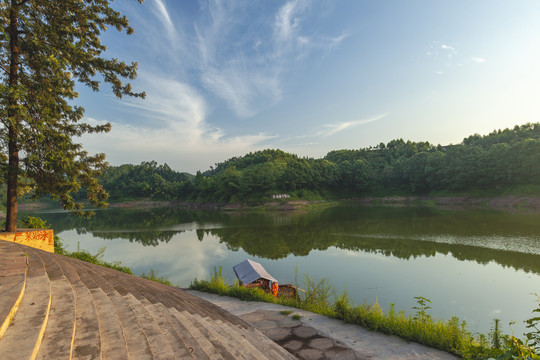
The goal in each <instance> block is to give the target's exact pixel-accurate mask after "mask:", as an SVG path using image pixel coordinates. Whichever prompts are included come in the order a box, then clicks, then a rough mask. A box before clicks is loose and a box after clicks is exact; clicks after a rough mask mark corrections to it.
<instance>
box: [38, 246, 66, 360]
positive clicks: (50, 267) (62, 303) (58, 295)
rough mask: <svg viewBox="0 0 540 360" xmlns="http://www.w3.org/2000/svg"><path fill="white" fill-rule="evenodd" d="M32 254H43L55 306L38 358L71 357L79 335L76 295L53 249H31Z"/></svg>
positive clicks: (53, 306) (52, 309) (41, 255)
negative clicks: (77, 329) (48, 251)
mask: <svg viewBox="0 0 540 360" xmlns="http://www.w3.org/2000/svg"><path fill="white" fill-rule="evenodd" d="M28 253H29V254H30V256H39V257H40V258H41V260H42V262H43V264H44V265H45V270H46V272H47V275H48V277H49V281H50V282H51V309H50V311H49V321H48V323H47V327H46V328H45V333H44V335H43V340H42V342H41V347H40V349H39V352H38V356H37V358H38V359H51V358H54V359H69V358H70V356H71V354H72V350H73V340H74V336H75V295H74V292H73V288H72V287H71V284H70V282H69V281H68V279H67V278H66V276H65V275H64V273H63V271H62V268H61V267H60V265H59V264H58V263H57V262H56V261H55V259H54V257H53V256H51V254H50V253H47V252H44V251H41V250H37V249H28Z"/></svg>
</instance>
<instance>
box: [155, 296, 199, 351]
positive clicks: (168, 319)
mask: <svg viewBox="0 0 540 360" xmlns="http://www.w3.org/2000/svg"><path fill="white" fill-rule="evenodd" d="M145 307H146V310H147V311H148V312H149V313H150V314H151V315H152V316H153V317H154V319H156V321H157V322H158V325H159V326H160V328H161V331H162V332H163V334H164V335H165V338H166V339H167V341H168V342H169V345H170V346H171V348H172V350H173V353H174V355H175V357H176V358H177V359H181V360H184V359H193V358H194V357H193V356H192V354H191V353H192V351H193V349H191V350H190V348H189V346H187V345H186V343H185V342H184V341H185V339H184V338H183V337H182V335H181V334H179V333H178V332H177V329H176V328H175V327H174V325H173V322H174V318H173V317H172V316H171V314H170V313H169V311H168V310H167V308H166V307H165V306H164V305H163V304H161V303H155V304H149V303H148V304H146V305H145Z"/></svg>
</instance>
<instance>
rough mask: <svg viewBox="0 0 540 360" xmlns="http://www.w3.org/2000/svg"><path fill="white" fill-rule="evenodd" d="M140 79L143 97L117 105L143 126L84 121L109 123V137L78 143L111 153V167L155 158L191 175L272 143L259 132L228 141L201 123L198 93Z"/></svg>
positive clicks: (143, 76)
mask: <svg viewBox="0 0 540 360" xmlns="http://www.w3.org/2000/svg"><path fill="white" fill-rule="evenodd" d="M140 78H141V80H142V82H143V85H144V87H145V89H146V90H147V94H148V95H147V98H146V99H145V100H143V101H141V100H129V99H124V100H122V103H123V104H127V105H128V106H129V107H131V108H133V109H136V111H134V112H133V115H132V116H133V117H134V118H142V119H143V120H144V123H146V124H147V125H146V126H145V127H140V126H135V125H132V124H131V123H128V124H126V123H115V122H114V120H112V119H102V120H97V119H86V121H88V122H90V123H92V124H98V123H104V122H105V121H109V122H111V123H112V125H113V127H112V130H111V132H110V133H108V134H100V135H98V136H94V135H85V136H83V138H82V140H83V143H84V144H85V147H86V148H87V149H88V150H89V151H90V152H105V153H106V154H110V156H108V160H109V161H111V162H112V163H113V164H122V163H134V162H135V163H139V162H140V161H143V160H153V159H159V160H160V161H163V162H167V163H168V164H169V165H171V166H174V167H175V168H178V169H182V170H187V171H192V172H194V171H196V170H206V169H208V167H209V166H210V165H212V164H214V162H215V161H216V159H217V160H219V159H222V160H225V159H226V158H229V157H231V156H237V155H241V154H244V153H247V152H250V151H254V150H257V149H259V148H260V147H262V146H263V144H264V143H265V142H266V141H268V140H270V139H273V138H275V135H269V134H264V133H256V134H248V135H243V136H227V134H226V133H225V131H224V130H223V129H221V128H218V127H215V126H211V125H210V124H208V122H207V121H206V117H207V112H208V110H207V107H208V106H207V104H206V101H205V100H204V98H203V96H202V95H201V94H200V93H199V91H197V90H196V89H194V88H193V87H191V86H189V85H187V84H184V83H181V82H178V81H174V80H171V79H164V78H156V77H153V76H152V77H149V75H148V74H144V73H143V74H141V75H140ZM133 123H140V121H133Z"/></svg>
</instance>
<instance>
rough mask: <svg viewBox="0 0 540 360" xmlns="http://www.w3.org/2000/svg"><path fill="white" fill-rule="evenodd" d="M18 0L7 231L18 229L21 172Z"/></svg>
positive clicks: (12, 24) (13, 16)
mask: <svg viewBox="0 0 540 360" xmlns="http://www.w3.org/2000/svg"><path fill="white" fill-rule="evenodd" d="M17 21H18V5H17V0H11V8H10V11H9V50H10V52H11V58H10V64H9V90H10V91H9V95H8V121H9V124H10V125H9V127H8V128H9V129H8V130H9V134H8V136H9V141H8V156H9V160H8V175H7V214H6V231H8V232H15V231H17V187H18V174H19V145H18V129H17V128H18V125H19V123H20V113H19V110H18V109H17V105H18V99H17V95H15V91H14V90H16V88H17V85H18V83H19V28H18V24H17Z"/></svg>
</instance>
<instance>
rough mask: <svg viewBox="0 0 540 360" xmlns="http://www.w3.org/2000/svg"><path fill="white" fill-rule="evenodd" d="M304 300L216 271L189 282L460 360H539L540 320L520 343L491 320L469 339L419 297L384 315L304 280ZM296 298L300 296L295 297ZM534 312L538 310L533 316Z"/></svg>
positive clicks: (319, 282) (464, 327)
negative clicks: (409, 306)
mask: <svg viewBox="0 0 540 360" xmlns="http://www.w3.org/2000/svg"><path fill="white" fill-rule="evenodd" d="M304 283H305V286H304V287H305V288H306V292H305V294H304V295H300V296H297V297H296V298H285V297H277V298H276V297H274V296H273V295H271V294H269V293H266V292H264V291H262V290H260V289H258V288H253V287H249V288H246V287H242V286H240V285H239V284H238V283H236V284H233V285H230V284H228V283H227V282H226V280H225V278H224V277H223V276H222V273H221V268H219V270H218V269H216V268H214V272H213V274H211V275H210V280H197V279H195V280H194V281H193V282H192V284H191V285H190V289H193V290H199V291H204V292H210V293H215V294H219V295H222V296H231V297H236V298H239V299H241V300H245V301H263V302H269V303H276V304H281V305H285V306H290V307H295V308H299V309H303V310H307V311H311V312H315V313H318V314H322V315H325V316H329V317H332V318H336V319H339V320H343V321H345V322H347V323H351V324H357V325H361V326H363V327H365V328H366V329H369V330H373V331H379V332H383V333H385V334H390V335H396V336H399V337H401V338H403V339H406V340H410V341H415V342H418V343H420V344H424V345H427V346H430V347H434V348H437V349H440V350H443V351H446V352H449V353H452V354H455V355H458V356H460V357H462V358H464V359H498V360H503V359H523V360H528V359H540V355H537V354H538V353H540V317H532V318H531V319H529V320H526V323H527V328H528V329H530V332H529V333H528V334H526V336H527V340H525V341H522V340H520V339H518V338H516V337H515V336H513V335H512V336H510V335H504V334H502V332H501V330H500V325H499V321H498V320H497V319H495V321H494V328H493V330H492V331H491V333H490V334H488V335H483V334H474V335H473V334H471V333H470V332H469V331H468V330H467V325H466V323H465V322H464V321H460V320H459V319H458V318H456V317H453V318H452V319H450V320H447V321H443V320H438V319H434V318H433V317H431V315H430V314H429V309H430V303H431V302H430V301H429V299H426V298H424V297H422V296H418V297H415V299H416V300H417V306H415V307H414V308H413V310H415V311H416V312H415V313H414V314H413V315H408V314H406V313H405V312H404V311H396V310H395V309H394V306H393V305H392V306H390V309H389V310H387V311H384V310H383V309H382V308H381V306H380V305H379V304H378V303H376V302H375V303H374V304H362V305H354V304H352V303H351V301H350V299H349V297H348V295H347V292H346V291H344V292H343V293H341V294H337V295H336V291H335V289H334V288H333V287H332V286H331V284H330V283H329V282H328V280H325V279H320V280H317V279H311V278H310V277H309V276H305V281H304ZM300 294H303V293H301V292H300ZM537 312H540V297H539V303H538V308H537V309H534V310H533V313H537Z"/></svg>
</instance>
